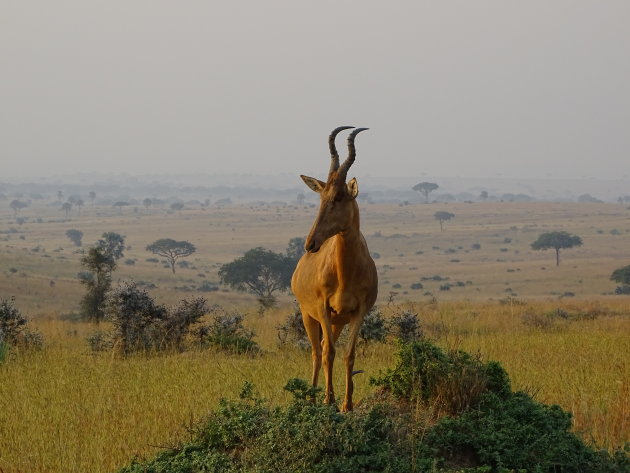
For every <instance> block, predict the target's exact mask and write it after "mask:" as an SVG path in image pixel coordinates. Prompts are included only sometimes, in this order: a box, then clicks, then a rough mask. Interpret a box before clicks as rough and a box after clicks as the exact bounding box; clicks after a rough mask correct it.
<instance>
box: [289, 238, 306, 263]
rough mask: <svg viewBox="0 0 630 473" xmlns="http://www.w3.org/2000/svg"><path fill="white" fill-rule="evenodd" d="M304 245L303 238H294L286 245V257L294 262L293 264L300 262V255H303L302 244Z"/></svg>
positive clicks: (304, 240)
mask: <svg viewBox="0 0 630 473" xmlns="http://www.w3.org/2000/svg"><path fill="white" fill-rule="evenodd" d="M305 243H306V239H305V238H303V237H295V238H291V239H290V240H289V244H288V245H287V251H286V253H287V257H288V258H290V259H291V260H293V261H295V264H297V262H298V261H299V260H300V258H301V257H302V255H303V254H304V252H305V250H304V244H305Z"/></svg>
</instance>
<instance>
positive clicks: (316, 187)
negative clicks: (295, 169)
mask: <svg viewBox="0 0 630 473" xmlns="http://www.w3.org/2000/svg"><path fill="white" fill-rule="evenodd" d="M300 177H301V178H302V180H303V181H304V183H305V184H306V185H307V186H308V187H310V188H311V190H313V191H315V192H317V193H318V194H319V193H320V192H321V191H322V190H324V187H326V183H325V182H322V181H320V180H319V179H315V178H314V177H308V176H302V175H300Z"/></svg>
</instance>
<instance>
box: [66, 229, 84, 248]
mask: <svg viewBox="0 0 630 473" xmlns="http://www.w3.org/2000/svg"><path fill="white" fill-rule="evenodd" d="M66 236H67V237H68V238H69V239H70V241H71V242H72V243H74V244H75V245H76V246H81V239H82V238H83V232H82V231H81V230H77V229H76V228H71V229H70V230H68V231H67V232H66Z"/></svg>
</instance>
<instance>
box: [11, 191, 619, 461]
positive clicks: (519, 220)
mask: <svg viewBox="0 0 630 473" xmlns="http://www.w3.org/2000/svg"><path fill="white" fill-rule="evenodd" d="M52 200H53V199H52V198H51V200H49V201H48V202H39V203H37V202H36V203H33V204H32V205H31V206H30V207H28V208H25V209H22V210H20V214H19V216H20V217H22V218H21V219H20V220H19V222H21V223H19V222H18V220H17V217H18V215H16V214H14V212H13V211H12V210H11V209H10V208H9V206H8V202H7V201H4V202H5V204H4V205H1V204H2V201H0V296H1V297H2V298H9V297H15V306H16V307H17V308H18V309H19V310H20V311H21V312H22V313H23V314H24V315H26V316H27V317H28V318H29V326H30V327H31V328H33V329H35V330H38V331H39V332H40V333H41V334H42V335H43V339H44V343H43V346H42V348H41V349H39V350H19V349H15V350H12V351H11V352H10V353H9V354H8V355H7V357H6V358H5V360H4V361H3V362H0V471H2V472H4V473H16V472H111V471H115V470H116V469H117V468H121V467H122V466H124V465H125V464H128V463H129V461H130V460H131V459H133V458H135V457H139V458H147V457H151V456H153V455H155V453H156V452H158V451H159V450H161V449H163V448H165V447H167V446H170V445H175V444H177V443H178V442H183V441H186V439H187V438H188V436H189V435H190V428H191V426H193V425H194V424H195V423H196V422H199V421H200V419H203V417H204V416H205V415H206V414H207V413H208V412H209V411H211V410H212V409H213V408H214V406H215V405H216V404H217V402H218V400H219V399H220V398H222V397H228V398H233V397H236V396H238V393H239V391H240V389H241V387H242V386H243V383H244V382H245V381H250V382H252V383H253V384H254V386H255V389H256V391H257V392H258V393H259V395H260V396H261V397H262V398H265V399H268V400H269V401H270V402H271V403H274V404H282V403H285V402H287V400H288V397H289V394H287V393H286V392H285V391H284V390H283V386H284V385H285V383H286V381H287V380H289V379H290V378H295V377H298V378H303V379H308V378H309V377H310V364H311V363H310V352H309V351H304V350H301V349H299V348H297V347H292V346H286V345H284V346H281V345H280V344H279V338H278V329H277V327H278V325H279V324H282V323H283V322H284V321H285V319H286V317H287V315H288V314H290V313H292V312H293V311H294V306H293V303H294V301H293V297H292V295H291V294H290V293H284V294H281V295H280V296H279V298H278V303H277V305H276V306H275V307H273V308H270V309H267V310H264V311H262V310H259V307H258V303H257V301H256V298H255V297H254V296H252V295H250V294H247V293H242V292H235V291H233V290H231V289H230V288H228V287H227V286H223V285H221V284H220V281H219V278H218V274H217V272H218V269H219V268H220V267H221V265H223V264H225V263H228V262H230V261H232V260H234V259H235V258H238V257H241V256H242V255H243V254H244V253H245V252H246V251H247V250H249V249H251V248H254V247H264V248H268V249H271V250H273V251H276V252H282V251H284V250H285V249H286V247H287V243H288V241H289V240H290V239H291V238H294V237H304V236H305V235H306V233H307V232H308V230H309V228H310V226H311V223H312V221H313V219H314V217H315V213H316V211H317V209H316V207H315V206H314V205H312V204H310V205H309V204H306V205H305V204H303V203H302V204H297V203H282V202H272V203H265V202H257V203H234V204H227V205H216V204H213V203H210V205H206V206H203V207H202V206H198V205H197V206H193V205H187V206H185V207H184V208H183V209H182V210H181V211H173V210H171V209H169V208H168V207H167V206H165V207H164V208H160V207H159V206H151V207H146V208H145V207H144V206H142V205H138V206H133V205H131V206H126V207H124V208H123V207H118V208H116V207H112V206H111V205H101V204H99V203H98V201H97V202H96V203H95V205H92V204H91V203H86V204H85V205H84V206H83V207H82V208H79V209H78V210H80V215H79V212H78V210H77V209H73V210H72V211H71V212H69V213H68V215H66V214H65V213H64V212H63V211H61V210H60V205H61V204H60V203H59V204H55V203H54V202H53V201H52ZM360 207H361V225H362V231H363V233H364V235H365V236H366V239H367V242H368V245H369V247H370V250H371V252H372V253H373V255H374V258H375V262H376V265H377V269H378V274H379V298H378V302H377V305H378V307H379V309H380V310H381V311H382V313H383V314H384V315H385V317H392V316H393V315H395V314H396V313H398V312H400V311H401V310H406V311H411V312H413V313H416V314H417V315H418V318H419V320H420V323H421V328H422V330H423V333H424V336H426V337H428V338H430V339H432V340H434V341H435V342H436V343H437V344H438V345H440V346H442V347H444V348H447V349H454V348H457V349H462V350H466V351H468V352H471V353H474V354H479V355H480V356H481V357H483V359H485V360H497V361H499V362H500V363H501V364H502V365H503V366H504V367H505V369H506V370H507V372H508V373H509V375H510V378H511V380H512V384H513V388H514V389H517V390H525V391H527V392H528V393H530V394H532V395H533V396H534V397H535V399H537V400H538V401H540V402H544V403H548V404H558V405H560V406H561V407H562V408H563V409H565V410H567V411H569V412H571V413H572V415H573V429H574V431H575V432H577V433H578V434H579V435H580V436H581V437H582V438H583V439H584V440H585V441H586V442H587V443H590V444H592V445H594V446H596V447H598V448H603V449H607V450H610V451H612V450H614V449H616V448H619V447H622V446H623V445H624V444H625V443H627V442H628V441H630V419H629V418H630V361H629V360H630V357H629V356H628V354H629V353H630V297H629V296H627V295H617V294H615V293H614V292H615V287H616V284H615V282H613V281H611V280H610V275H611V273H612V272H613V271H614V270H615V269H617V268H619V267H622V266H626V265H628V264H630V209H629V208H628V207H627V206H626V205H621V204H608V203H597V204H595V203H593V204H591V203H551V202H525V203H517V202H474V203H448V204H443V203H439V204H438V203H434V204H407V205H400V204H380V203H375V204H370V203H366V202H363V203H361V205H360ZM437 211H448V212H451V213H452V214H454V218H452V219H451V220H449V221H447V222H445V223H444V228H443V230H441V228H440V225H439V223H438V221H437V220H436V219H435V218H434V214H435V212H437ZM69 229H78V230H80V231H82V232H83V246H81V247H78V246H75V245H74V244H73V243H72V242H71V241H70V240H69V239H68V238H67V237H66V231H67V230H69ZM556 230H558V231H567V232H569V233H573V234H576V235H578V236H580V237H581V238H582V240H583V245H582V246H579V247H575V248H571V249H565V250H562V251H561V255H560V257H561V261H560V265H559V266H556V261H555V253H554V251H553V250H547V251H534V250H533V249H531V246H530V245H531V243H532V242H533V241H534V240H535V239H536V238H537V237H538V235H540V234H542V233H545V232H550V231H556ZM104 232H117V233H119V234H121V235H124V237H125V245H126V249H125V252H124V257H123V258H122V259H121V260H120V261H119V262H118V267H117V269H116V270H115V272H114V273H113V280H114V286H116V285H117V284H118V283H120V282H123V281H131V280H133V281H135V282H136V283H138V284H142V285H144V287H147V288H148V289H147V290H148V292H149V293H150V294H151V296H152V297H154V298H155V299H156V301H158V302H159V303H162V304H166V305H172V304H175V303H177V302H178V301H180V300H182V299H187V298H191V297H198V296H203V297H205V298H207V299H208V303H209V304H210V305H212V304H219V305H220V306H222V307H223V308H225V309H226V310H229V311H238V312H239V313H242V314H245V322H244V323H245V325H246V326H247V328H249V329H251V330H252V331H253V332H254V333H255V337H254V340H255V341H256V342H257V343H258V344H259V345H260V346H261V348H262V352H261V353H260V354H258V355H256V356H250V355H243V354H241V355H236V354H230V353H225V352H223V351H221V350H218V349H193V350H187V351H185V352H168V353H160V354H150V353H144V354H134V355H130V356H127V357H122V356H119V355H118V354H117V353H115V352H113V351H106V352H99V353H95V352H92V351H91V350H90V347H89V345H88V343H87V342H86V338H87V337H88V336H89V335H90V334H91V333H92V332H94V330H95V329H96V327H95V326H94V324H91V323H87V322H82V321H79V320H76V315H75V314H76V313H77V312H78V308H79V302H80V300H81V297H82V296H83V294H84V292H85V287H84V286H83V285H82V284H81V283H80V281H79V279H78V277H77V274H78V273H79V272H80V271H82V270H83V268H82V266H81V264H80V258H81V255H82V252H83V251H84V250H85V248H87V247H89V246H90V245H92V244H94V242H96V240H97V239H99V238H100V237H101V235H102V234H103V233H104ZM160 238H173V239H175V240H186V241H189V242H191V243H193V244H194V245H195V247H196V252H195V253H194V254H192V255H191V256H189V257H188V258H186V259H185V261H187V264H183V265H178V266H177V268H176V272H175V273H172V271H171V270H170V268H168V267H165V265H164V262H163V261H162V260H161V259H159V258H158V259H156V258H155V255H153V254H151V253H150V252H148V251H147V250H146V246H147V245H149V244H150V243H152V242H153V241H155V240H157V239H160ZM204 285H205V286H207V285H211V286H216V287H218V290H216V291H212V292H200V291H199V289H200V288H201V287H204ZM106 325H107V322H104V323H102V324H101V326H106ZM101 328H102V327H101ZM395 350H396V348H395V346H394V344H393V343H392V342H391V341H387V342H385V343H381V342H370V343H364V344H362V345H361V346H360V347H359V352H358V356H357V363H356V365H355V366H356V368H357V369H361V370H364V371H365V373H363V374H361V375H357V376H356V377H355V383H356V387H355V399H356V400H357V401H358V403H359V404H360V403H361V399H362V398H366V397H368V396H370V395H371V393H372V392H373V391H374V388H373V387H372V386H370V385H369V378H370V376H376V375H378V374H379V373H380V372H381V371H382V370H385V369H386V368H388V367H391V366H392V364H393V360H394V352H395ZM340 351H341V350H340ZM341 360H342V358H341V356H339V357H338V358H337V363H336V365H335V367H336V369H335V375H336V380H335V387H336V390H337V392H342V388H343V377H342V371H343V370H342V361H341Z"/></svg>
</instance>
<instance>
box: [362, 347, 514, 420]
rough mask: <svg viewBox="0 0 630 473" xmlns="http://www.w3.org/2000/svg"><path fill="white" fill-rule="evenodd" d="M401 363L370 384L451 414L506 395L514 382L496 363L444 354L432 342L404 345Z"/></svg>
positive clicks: (401, 397)
mask: <svg viewBox="0 0 630 473" xmlns="http://www.w3.org/2000/svg"><path fill="white" fill-rule="evenodd" d="M396 357H397V360H398V362H397V364H396V367H395V368H394V369H389V370H387V371H386V372H385V373H384V374H383V375H382V376H381V377H377V378H371V379H370V383H371V384H373V385H375V386H381V387H382V388H383V389H384V390H385V391H387V392H390V393H391V394H393V395H394V397H395V398H397V399H399V400H401V401H403V402H406V403H412V404H415V403H417V402H421V403H423V404H425V405H426V406H430V407H432V408H435V409H437V411H439V412H445V413H447V414H458V413H460V412H463V411H465V410H468V409H470V408H473V407H475V406H476V405H477V403H478V402H479V400H480V398H481V394H483V393H484V392H487V391H490V392H494V393H497V394H498V395H502V396H505V395H507V394H508V393H510V381H509V378H508V376H507V373H506V372H505V370H504V369H503V368H502V367H501V365H499V364H498V363H496V362H488V363H483V362H482V361H481V360H480V359H479V358H478V357H473V356H471V355H469V354H468V353H466V352H463V351H452V352H449V353H446V352H444V351H443V350H442V349H441V348H439V347H438V346H436V345H434V344H433V343H431V342H430V341H428V340H420V341H416V342H414V343H408V344H404V343H403V344H401V345H400V349H399V351H398V353H397V354H396Z"/></svg>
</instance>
